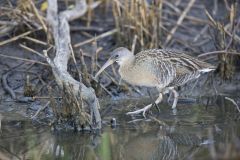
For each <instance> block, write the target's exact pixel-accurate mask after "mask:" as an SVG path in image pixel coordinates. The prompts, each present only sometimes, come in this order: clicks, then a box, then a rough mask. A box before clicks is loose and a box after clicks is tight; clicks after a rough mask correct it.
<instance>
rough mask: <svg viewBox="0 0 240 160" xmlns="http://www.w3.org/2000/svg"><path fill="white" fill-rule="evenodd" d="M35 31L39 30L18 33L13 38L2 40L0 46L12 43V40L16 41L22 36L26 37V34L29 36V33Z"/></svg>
mask: <svg viewBox="0 0 240 160" xmlns="http://www.w3.org/2000/svg"><path fill="white" fill-rule="evenodd" d="M38 30H40V29H38ZM35 31H37V30H34V31H27V32H25V33H22V34H20V35H18V36H15V37H12V38H10V39H7V40H5V41H2V42H0V46H2V45H5V44H7V43H10V42H13V41H16V40H18V39H19V38H22V37H24V36H27V35H29V34H31V33H33V32H35Z"/></svg>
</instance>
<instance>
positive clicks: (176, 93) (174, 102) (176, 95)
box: [171, 89, 179, 109]
mask: <svg viewBox="0 0 240 160" xmlns="http://www.w3.org/2000/svg"><path fill="white" fill-rule="evenodd" d="M171 91H172V93H173V96H174V101H173V105H172V109H176V106H177V102H178V96H179V94H178V92H177V91H176V90H175V89H172V90H171Z"/></svg>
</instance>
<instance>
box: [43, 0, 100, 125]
mask: <svg viewBox="0 0 240 160" xmlns="http://www.w3.org/2000/svg"><path fill="white" fill-rule="evenodd" d="M48 5H49V6H48V10H47V22H48V24H49V25H50V27H51V29H52V34H53V37H54V41H55V47H56V56H55V58H54V60H53V61H52V60H51V59H50V58H46V59H47V62H48V63H49V64H50V66H51V67H52V71H53V74H54V76H55V79H56V82H57V84H58V85H59V87H60V88H61V89H63V85H67V86H68V87H70V86H72V89H73V93H74V94H75V95H76V96H78V93H80V95H81V96H82V99H83V101H84V102H85V103H86V105H87V106H88V107H89V108H90V112H91V113H93V114H92V115H93V117H91V118H92V120H91V122H93V124H90V125H94V126H95V127H96V128H97V129H100V128H101V117H100V113H99V110H98V108H99V102H98V99H97V97H96V95H95V92H94V90H93V89H92V88H91V87H89V88H87V87H86V86H85V85H84V84H83V83H81V82H79V81H76V80H75V79H73V77H72V76H71V75H70V74H69V73H68V72H67V64H68V60H69V58H70V55H71V51H70V48H69V45H70V44H71V39H70V27H69V24H68V22H69V21H71V20H74V19H76V18H79V17H81V16H82V15H84V14H85V13H86V11H87V4H86V0H76V3H75V8H74V9H72V10H66V11H62V12H60V13H59V14H58V6H57V0H48ZM45 55H47V54H46V52H45Z"/></svg>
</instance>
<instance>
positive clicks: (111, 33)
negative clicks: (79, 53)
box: [74, 29, 118, 47]
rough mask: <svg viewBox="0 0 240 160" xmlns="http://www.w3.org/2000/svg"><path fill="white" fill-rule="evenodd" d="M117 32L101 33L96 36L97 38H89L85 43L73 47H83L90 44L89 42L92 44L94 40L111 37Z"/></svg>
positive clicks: (115, 30)
mask: <svg viewBox="0 0 240 160" xmlns="http://www.w3.org/2000/svg"><path fill="white" fill-rule="evenodd" d="M117 31H118V30H117V29H113V30H110V31H107V32H105V33H103V34H101V35H98V36H96V37H93V38H90V39H88V40H86V41H83V42H80V43H77V44H75V45H74V47H80V46H83V45H85V44H88V43H91V42H93V41H94V40H98V39H101V38H104V37H108V36H111V35H113V34H115V33H117Z"/></svg>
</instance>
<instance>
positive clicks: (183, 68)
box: [136, 49, 215, 86]
mask: <svg viewBox="0 0 240 160" xmlns="http://www.w3.org/2000/svg"><path fill="white" fill-rule="evenodd" d="M136 57H138V58H139V59H150V61H152V62H153V63H155V65H153V66H155V68H154V70H156V71H158V74H159V78H160V79H161V81H162V82H166V83H168V84H169V85H176V86H179V85H182V84H184V83H186V82H187V81H189V80H191V79H194V78H197V77H198V76H200V73H201V72H208V71H210V70H214V69H215V67H214V66H212V65H210V64H208V63H206V62H202V61H200V60H198V59H197V58H194V57H191V56H189V55H187V54H184V53H182V52H180V51H175V50H166V49H164V50H162V49H151V50H145V51H142V52H140V53H138V54H137V55H136ZM156 63H157V65H156ZM156 66H158V67H156Z"/></svg>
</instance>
